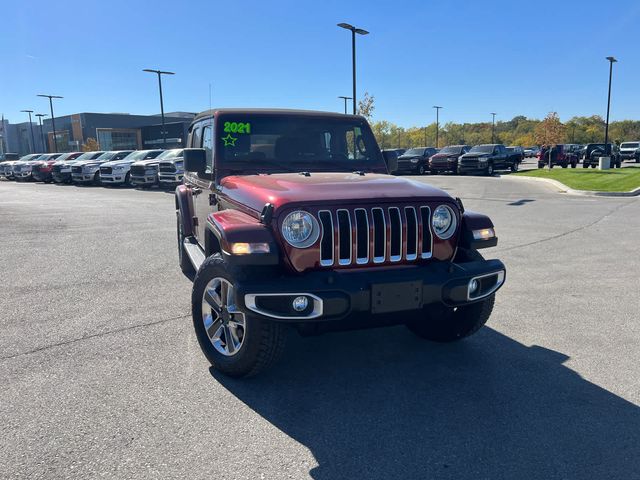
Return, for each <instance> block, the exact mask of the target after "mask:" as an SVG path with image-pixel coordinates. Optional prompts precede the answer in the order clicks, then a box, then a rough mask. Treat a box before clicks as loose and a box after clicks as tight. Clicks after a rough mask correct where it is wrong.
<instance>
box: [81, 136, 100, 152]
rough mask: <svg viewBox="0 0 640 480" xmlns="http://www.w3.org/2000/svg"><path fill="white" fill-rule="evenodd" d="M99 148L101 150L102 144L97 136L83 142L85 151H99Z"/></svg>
mask: <svg viewBox="0 0 640 480" xmlns="http://www.w3.org/2000/svg"><path fill="white" fill-rule="evenodd" d="M98 150H100V145H98V142H97V141H96V139H95V138H91V137H89V138H87V141H86V142H84V143H83V144H82V151H83V152H97V151H98Z"/></svg>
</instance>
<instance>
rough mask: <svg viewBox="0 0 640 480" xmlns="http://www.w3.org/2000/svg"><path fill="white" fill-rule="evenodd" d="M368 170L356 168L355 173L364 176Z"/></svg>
mask: <svg viewBox="0 0 640 480" xmlns="http://www.w3.org/2000/svg"><path fill="white" fill-rule="evenodd" d="M365 173H366V172H364V171H362V170H356V171H355V172H353V174H354V175H360V176H361V177H364V175H365Z"/></svg>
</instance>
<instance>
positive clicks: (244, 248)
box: [231, 243, 269, 255]
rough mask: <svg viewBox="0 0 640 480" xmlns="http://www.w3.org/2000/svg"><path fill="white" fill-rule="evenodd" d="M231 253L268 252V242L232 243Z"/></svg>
mask: <svg viewBox="0 0 640 480" xmlns="http://www.w3.org/2000/svg"><path fill="white" fill-rule="evenodd" d="M231 253H232V254H233V255H249V254H251V253H269V244H268V243H232V244H231Z"/></svg>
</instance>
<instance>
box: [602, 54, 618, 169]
mask: <svg viewBox="0 0 640 480" xmlns="http://www.w3.org/2000/svg"><path fill="white" fill-rule="evenodd" d="M607 60H609V95H608V96H607V123H605V125H604V150H605V152H606V153H605V155H606V156H607V157H611V148H610V147H609V107H611V77H612V76H613V64H614V62H617V60H616V59H615V58H613V57H607Z"/></svg>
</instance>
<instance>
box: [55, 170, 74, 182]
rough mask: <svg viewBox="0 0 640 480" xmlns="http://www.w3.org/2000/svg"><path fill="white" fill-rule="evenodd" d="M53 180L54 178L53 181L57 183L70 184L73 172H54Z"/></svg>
mask: <svg viewBox="0 0 640 480" xmlns="http://www.w3.org/2000/svg"><path fill="white" fill-rule="evenodd" d="M51 178H53V181H54V182H56V183H63V182H69V181H71V172H70V171H67V172H55V171H54V172H52V173H51Z"/></svg>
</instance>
